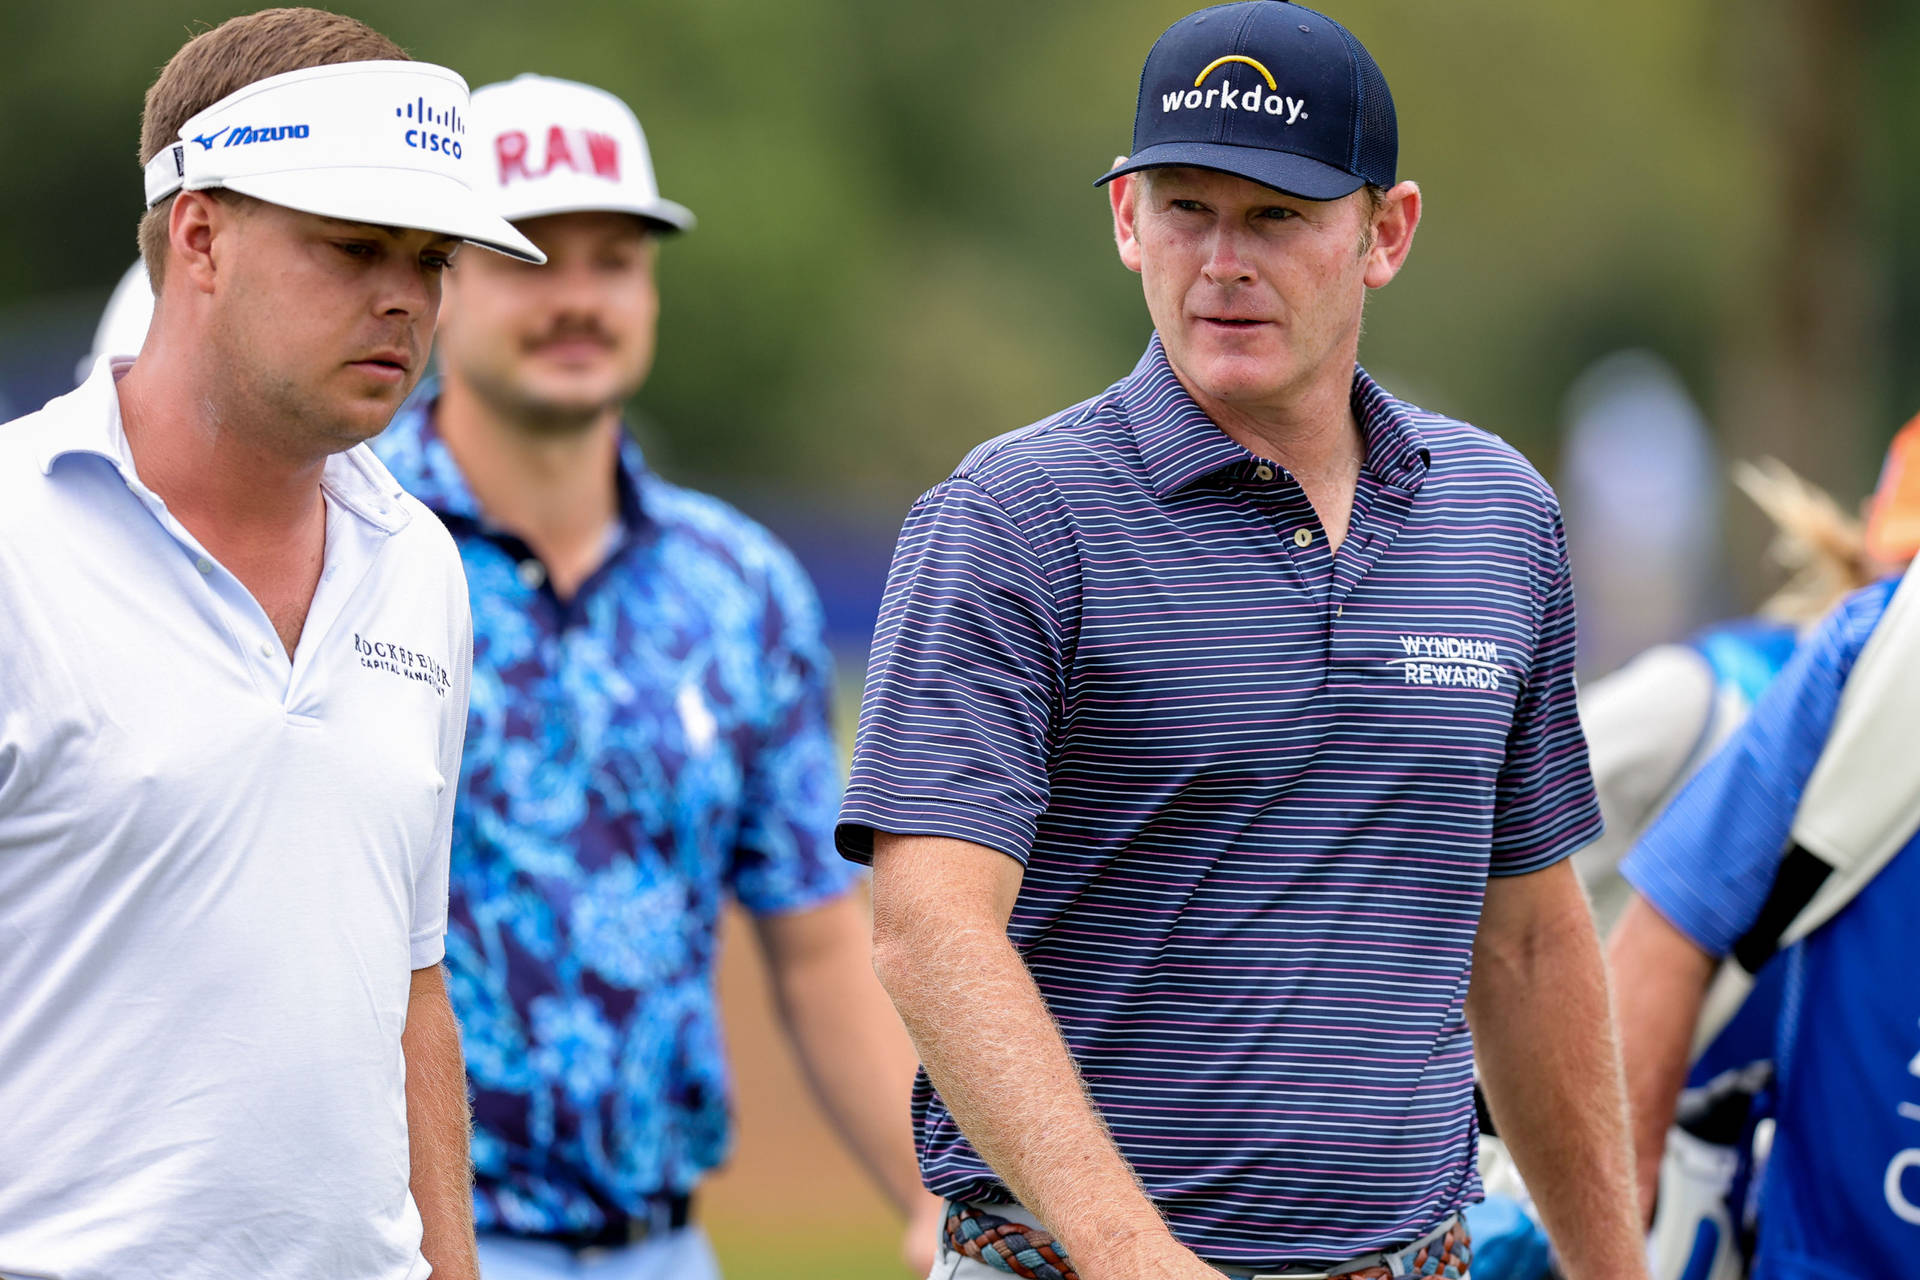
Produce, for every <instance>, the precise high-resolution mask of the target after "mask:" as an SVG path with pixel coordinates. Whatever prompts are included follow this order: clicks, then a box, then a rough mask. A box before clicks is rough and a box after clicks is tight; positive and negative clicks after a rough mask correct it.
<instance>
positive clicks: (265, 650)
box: [260, 640, 273, 658]
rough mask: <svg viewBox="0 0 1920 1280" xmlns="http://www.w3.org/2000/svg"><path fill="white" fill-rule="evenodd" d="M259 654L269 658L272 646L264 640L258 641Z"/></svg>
mask: <svg viewBox="0 0 1920 1280" xmlns="http://www.w3.org/2000/svg"><path fill="white" fill-rule="evenodd" d="M260 656H261V657H263V658H271V657H272V656H273V646H272V645H271V644H269V643H267V642H266V641H265V640H262V641H261V642H260Z"/></svg>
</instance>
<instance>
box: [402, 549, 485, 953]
mask: <svg viewBox="0 0 1920 1280" xmlns="http://www.w3.org/2000/svg"><path fill="white" fill-rule="evenodd" d="M453 585H454V588H455V590H453V591H451V592H450V593H449V602H448V610H449V612H450V613H451V614H452V616H453V617H454V619H456V622H455V625H454V626H453V627H451V628H449V630H450V633H451V635H452V639H453V643H452V645H451V653H450V659H451V660H450V661H449V663H448V665H447V670H448V672H449V674H450V676H451V684H450V686H449V688H448V689H447V697H446V701H445V703H444V705H443V706H442V708H441V712H440V778H441V783H442V785H441V787H440V800H439V807H438V808H437V810H436V811H435V813H434V820H433V837H432V839H431V841H430V842H429V843H428V846H427V849H426V856H425V857H423V858H421V860H420V864H419V866H418V867H416V868H415V871H414V878H413V929H412V940H411V950H412V956H413V959H412V967H413V968H415V969H425V968H428V967H430V966H432V965H436V964H439V963H440V961H441V959H442V958H443V957H444V956H445V955H446V953H447V879H448V870H449V867H450V865H451V860H452V854H453V808H454V803H455V801H456V800H457V799H458V797H459V795H460V755H461V751H462V749H463V748H464V747H465V745H466V740H467V700H468V697H469V695H470V693H471V691H472V688H473V609H472V606H471V605H470V604H469V602H468V600H467V580H466V577H465V576H464V574H462V572H461V571H460V569H459V561H458V559H456V560H455V561H454V579H453Z"/></svg>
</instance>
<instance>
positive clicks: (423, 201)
mask: <svg viewBox="0 0 1920 1280" xmlns="http://www.w3.org/2000/svg"><path fill="white" fill-rule="evenodd" d="M221 185H222V186H224V187H226V188H227V189H228V190H230V191H238V192H239V193H240V194H241V195H245V196H252V197H253V198H254V199H256V200H265V201H266V202H267V203H269V204H277V205H281V206H282V207H284V208H288V209H298V210H299V211H300V212H302V213H313V214H318V215H319V216H321V217H323V218H340V219H342V220H344V221H347V222H366V223H371V224H373V225H374V226H377V227H407V228H411V229H413V230H416V231H435V232H438V233H439V234H441V235H443V236H453V237H455V238H456V239H460V240H467V241H471V242H472V243H474V244H477V245H480V246H481V247H482V248H486V249H492V250H493V251H495V252H496V253H504V254H506V255H507V256H508V257H509V258H518V259H520V260H521V261H522V262H532V263H543V262H545V261H546V260H547V255H546V254H544V253H542V252H540V248H539V246H538V245H536V244H534V243H533V241H531V240H529V239H527V238H526V237H525V236H523V235H521V234H520V233H519V232H518V231H517V230H515V229H514V226H513V224H512V223H511V222H508V221H507V220H506V219H505V218H502V217H500V216H499V215H498V214H496V213H494V212H493V211H492V210H491V209H490V208H488V207H487V204H486V202H485V200H484V199H483V198H482V197H480V196H477V195H475V194H474V193H473V191H472V189H471V188H469V187H467V186H465V185H464V184H462V183H461V182H460V181H459V180H458V179H455V178H452V177H447V176H443V175H441V174H435V173H424V172H421V171H419V170H415V169H387V168H380V169H374V168H368V169H355V168H334V169H297V170H288V171H285V172H281V173H259V174H251V175H248V176H246V177H236V178H232V179H229V180H227V181H225V182H223V183H222V184H221Z"/></svg>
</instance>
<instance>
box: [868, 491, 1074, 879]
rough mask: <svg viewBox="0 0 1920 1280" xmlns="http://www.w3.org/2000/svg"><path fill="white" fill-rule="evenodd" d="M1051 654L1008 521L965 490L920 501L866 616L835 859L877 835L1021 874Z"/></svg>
mask: <svg viewBox="0 0 1920 1280" xmlns="http://www.w3.org/2000/svg"><path fill="white" fill-rule="evenodd" d="M1063 649H1064V640H1063V628H1062V625H1061V622H1060V610H1059V601H1058V599H1057V597H1056V594H1055V591H1054V586H1053V583H1052V581H1051V579H1050V577H1049V572H1048V568H1047V566H1046V565H1045V564H1044V563H1043V561H1042V559H1041V557H1040V555H1039V554H1038V553H1037V552H1036V551H1035V550H1034V546H1033V544H1032V542H1031V541H1030V539H1029V536H1028V535H1027V534H1026V533H1025V532H1023V530H1022V528H1021V527H1020V525H1019V524H1018V523H1017V522H1016V520H1015V518H1014V517H1013V516H1012V515H1010V514H1009V512H1008V511H1007V510H1006V509H1005V508H1004V507H1003V506H1002V505H1001V503H1000V502H999V501H997V500H996V499H995V498H994V496H993V495H992V494H990V493H988V492H987V490H986V489H984V488H982V487H981V486H980V485H979V484H977V483H976V482H974V481H972V480H969V479H964V478H955V479H951V480H948V481H947V482H945V483H944V484H942V485H940V486H938V487H937V488H935V489H933V490H931V491H929V492H928V493H927V494H926V495H925V496H924V497H922V498H921V499H920V501H919V502H918V503H916V504H915V505H914V508H913V510H912V511H911V512H910V513H909V514H908V516H907V521H906V525H905V527H904V528H903V529H902V530H901V533H900V542H899V545H898V547H897V548H896V549H895V551H894V560H893V570H892V573H891V574H890V575H889V577H888V582H887V590H886V595H885V597H884V599H883V600H882V603H881V606H880V619H879V625H878V628H877V630H876V632H875V635H874V642H873V659H872V663H871V665H870V667H869V669H868V672H867V689H866V698H865V702H864V705H863V706H862V708H861V712H860V733H859V738H858V741H857V743H856V746H855V750H854V759H853V775H852V778H851V780H850V781H849V782H848V784H847V798H846V802H845V804H844V805H843V806H842V808H841V810H840V826H839V828H838V831H837V833H836V834H837V839H838V842H839V846H840V851H841V853H843V854H844V855H846V856H847V857H849V858H851V859H854V860H855V861H859V862H868V861H871V860H872V857H873V833H874V832H875V831H876V830H879V831H886V832H890V833H893V834H896V835H932V836H949V837H952V838H955V839H959V840H966V841H969V842H971V843H973V844H978V845H984V846H986V847H987V848H990V849H995V850H998V851H999V852H1001V853H1004V854H1006V855H1007V856H1008V857H1011V858H1014V859H1016V860H1017V861H1019V862H1021V863H1022V864H1023V865H1024V864H1025V862H1026V860H1027V855H1028V852H1029V850H1030V849H1031V847H1032V844H1033V838H1034V832H1035V829H1036V826H1037V824H1038V822H1039V818H1040V815H1041V813H1042V812H1043V811H1045V809H1046V807H1047V801H1048V795H1049V792H1048V783H1047V752H1048V745H1049V742H1050V737H1051V728H1052V723H1053V714H1054V709H1055V708H1056V707H1057V706H1058V705H1059V702H1060V696H1061V689H1062V682H1063V678H1064V677H1063V672H1064V662H1063Z"/></svg>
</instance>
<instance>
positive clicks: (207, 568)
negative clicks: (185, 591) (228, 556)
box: [193, 556, 213, 573]
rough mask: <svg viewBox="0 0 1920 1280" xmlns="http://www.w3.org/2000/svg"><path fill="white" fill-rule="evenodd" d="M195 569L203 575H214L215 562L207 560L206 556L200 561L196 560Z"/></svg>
mask: <svg viewBox="0 0 1920 1280" xmlns="http://www.w3.org/2000/svg"><path fill="white" fill-rule="evenodd" d="M193 567H194V568H196V569H198V570H199V571H200V572H202V573H212V572H213V561H211V560H209V559H207V558H206V557H205V556H201V557H200V558H199V559H198V560H195V561H194V562H193Z"/></svg>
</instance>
